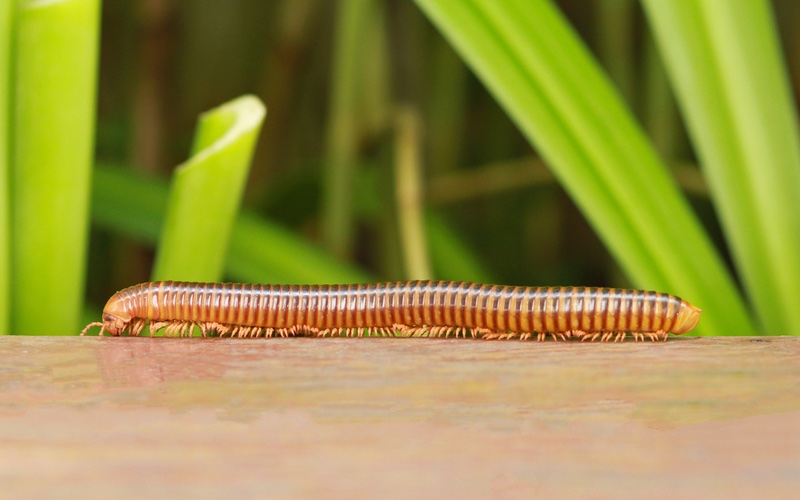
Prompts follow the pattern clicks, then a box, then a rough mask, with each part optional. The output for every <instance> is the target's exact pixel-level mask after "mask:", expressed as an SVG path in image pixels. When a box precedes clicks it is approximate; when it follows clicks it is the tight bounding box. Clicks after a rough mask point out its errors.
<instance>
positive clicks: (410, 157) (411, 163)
mask: <svg viewBox="0 0 800 500" xmlns="http://www.w3.org/2000/svg"><path fill="white" fill-rule="evenodd" d="M395 123H396V125H395V145H394V149H395V152H394V154H395V160H394V174H395V179H394V186H395V200H396V203H397V218H398V229H399V233H400V234H399V240H400V245H401V246H402V249H403V270H404V274H405V276H406V279H412V280H423V279H431V264H430V258H429V256H428V243H427V238H426V235H425V227H424V220H423V213H422V212H423V208H422V204H423V202H424V200H423V196H422V193H421V191H422V187H421V180H420V179H421V177H422V175H421V174H420V170H421V169H422V166H421V165H420V162H421V158H420V156H421V153H420V135H421V134H420V124H419V115H418V114H417V113H416V111H415V110H414V109H412V108H409V107H401V108H400V109H398V112H397V116H396V120H395Z"/></svg>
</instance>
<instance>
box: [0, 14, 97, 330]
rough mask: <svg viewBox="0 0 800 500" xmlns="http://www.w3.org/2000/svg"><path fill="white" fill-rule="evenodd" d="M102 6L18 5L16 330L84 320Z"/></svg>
mask: <svg viewBox="0 0 800 500" xmlns="http://www.w3.org/2000/svg"><path fill="white" fill-rule="evenodd" d="M99 10H100V2H99V0H68V1H62V2H35V1H22V2H18V4H17V11H16V15H15V18H14V21H13V24H14V40H13V47H14V54H13V61H14V69H13V71H11V74H12V75H13V77H12V81H11V85H10V88H9V89H8V92H7V93H6V95H11V102H12V106H11V109H10V110H9V112H10V116H11V118H10V123H11V127H10V137H11V139H10V141H11V156H10V158H11V161H10V171H11V172H10V174H11V175H10V179H11V181H10V185H11V194H12V196H11V197H10V200H11V216H12V217H11V235H12V236H11V252H12V253H11V259H12V260H11V262H12V266H11V287H13V290H14V293H13V294H12V295H11V304H12V313H11V318H12V331H13V332H14V333H19V334H39V335H41V334H49V335H57V334H70V333H72V332H74V331H75V330H76V329H77V328H78V325H79V321H80V319H81V313H82V310H83V287H84V279H85V274H86V244H87V235H88V228H89V206H88V200H89V187H90V178H91V166H92V151H93V146H94V125H95V110H94V102H95V88H96V84H97V83H96V82H97V78H96V72H97V69H96V66H97V52H98V33H99ZM4 200H5V199H4ZM0 295H2V294H0Z"/></svg>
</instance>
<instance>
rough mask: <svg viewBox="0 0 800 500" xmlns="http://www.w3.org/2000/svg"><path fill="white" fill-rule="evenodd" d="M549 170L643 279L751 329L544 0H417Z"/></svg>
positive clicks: (726, 278)
mask: <svg viewBox="0 0 800 500" xmlns="http://www.w3.org/2000/svg"><path fill="white" fill-rule="evenodd" d="M416 1H417V3H418V4H419V5H420V7H421V8H422V9H423V11H424V12H425V13H426V14H427V15H428V17H429V18H430V19H431V21H433V23H434V24H435V25H436V26H437V27H438V28H439V29H440V30H441V31H442V33H443V34H444V35H445V36H446V37H447V38H448V39H449V40H450V42H451V43H452V44H453V46H454V47H455V48H456V50H457V51H458V52H459V53H460V54H461V56H462V57H463V58H464V60H465V61H466V62H467V64H468V65H469V66H470V67H471V68H472V69H473V71H474V72H475V73H476V74H477V75H478V77H479V78H481V80H482V81H483V82H484V84H485V85H486V87H487V88H488V89H489V91H490V92H492V94H493V95H494V96H495V98H496V99H497V100H498V101H499V103H500V104H501V105H502V106H503V108H504V109H505V110H506V112H507V113H508V114H509V116H510V117H511V118H512V119H513V120H514V121H515V122H516V124H517V126H518V127H519V128H520V130H522V132H523V133H524V134H525V135H526V136H527V138H528V140H529V141H530V142H531V144H533V145H534V146H535V147H536V148H537V149H538V150H539V152H540V154H541V155H542V157H543V158H544V159H545V161H547V162H548V164H549V165H550V167H551V168H552V169H553V172H554V174H555V175H556V177H557V178H558V179H559V181H560V182H561V184H562V185H563V186H564V188H565V189H566V190H567V192H568V193H569V194H570V196H571V197H572V198H573V200H574V201H575V203H576V204H577V205H578V207H579V208H580V209H581V211H582V212H583V214H584V216H585V217H586V218H587V220H588V221H589V222H590V223H591V224H592V226H593V227H594V229H595V231H597V233H598V235H599V236H600V237H601V238H602V240H603V241H604V243H605V244H606V246H607V247H608V248H609V250H610V251H611V253H612V254H613V255H614V256H615V258H616V260H617V261H618V262H619V263H620V265H621V266H622V268H623V269H624V270H625V272H626V274H627V275H628V276H629V277H630V279H631V280H632V281H633V282H634V283H635V284H636V285H637V286H639V287H642V288H648V289H657V290H662V291H667V292H670V293H674V294H677V295H680V296H682V297H684V298H686V299H688V300H690V301H692V302H693V303H695V304H697V305H698V306H699V307H701V308H703V309H704V310H705V313H704V315H703V321H702V322H701V324H700V327H699V328H698V330H697V332H698V333H700V334H705V335H708V334H716V335H732V334H744V335H752V334H754V332H755V330H754V328H753V324H752V321H751V318H750V317H749V316H748V314H747V312H746V310H745V307H744V303H743V301H742V299H741V296H740V295H739V293H738V291H737V289H736V286H735V285H734V282H733V280H732V278H731V276H730V275H729V273H728V272H727V270H726V269H725V266H724V265H723V262H722V260H721V258H720V257H719V255H718V254H717V252H716V251H715V250H714V248H713V246H712V244H711V242H710V241H709V239H708V237H707V235H706V234H705V233H704V232H703V230H702V229H701V227H700V224H699V222H698V221H697V219H696V218H695V217H694V215H693V213H692V212H691V211H690V209H689V207H688V204H687V202H686V200H685V199H684V198H683V197H682V195H681V194H680V192H679V191H678V189H677V187H676V185H675V182H674V180H673V179H672V178H671V177H670V176H669V174H668V172H667V170H666V168H665V167H664V165H663V164H662V162H661V161H660V160H659V158H658V157H657V155H656V153H655V151H654V150H653V148H652V146H651V145H650V143H649V142H648V141H647V139H646V137H645V136H644V134H643V133H642V131H641V130H640V128H639V127H638V125H637V124H636V123H635V122H634V120H633V118H632V116H631V114H630V113H629V111H628V110H627V109H626V108H625V106H624V104H623V103H622V101H621V99H620V97H619V95H618V94H617V93H616V92H615V91H614V89H613V88H612V86H611V84H610V83H609V81H608V78H607V77H606V76H605V75H604V73H603V72H602V71H601V70H600V68H599V67H598V65H597V63H596V62H595V61H594V60H593V58H592V57H591V55H590V54H589V52H588V51H587V50H586V48H585V47H584V45H583V44H582V43H581V41H580V39H579V38H578V36H577V35H576V34H575V33H574V31H573V30H572V29H571V27H570V26H569V25H568V23H567V22H566V21H565V20H564V19H563V17H562V16H561V14H560V13H559V12H558V10H557V9H556V8H555V7H554V6H553V5H552V3H551V2H549V1H544V0H507V1H504V2H497V1H495V0H416Z"/></svg>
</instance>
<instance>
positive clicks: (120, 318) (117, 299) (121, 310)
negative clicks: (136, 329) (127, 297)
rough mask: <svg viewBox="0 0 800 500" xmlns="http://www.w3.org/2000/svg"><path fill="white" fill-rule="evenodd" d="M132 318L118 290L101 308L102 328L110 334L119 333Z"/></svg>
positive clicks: (126, 326)
mask: <svg viewBox="0 0 800 500" xmlns="http://www.w3.org/2000/svg"><path fill="white" fill-rule="evenodd" d="M132 319H133V317H132V316H131V314H130V313H129V312H128V310H127V307H126V306H125V301H124V300H123V299H122V296H121V295H120V294H119V292H117V293H115V294H114V295H112V296H111V298H110V299H108V302H106V306H105V307H104V308H103V330H105V331H107V332H108V333H110V334H111V335H120V334H121V333H122V332H123V331H124V330H125V329H126V328H128V326H129V325H130V322H131V320H132ZM101 331H102V330H101Z"/></svg>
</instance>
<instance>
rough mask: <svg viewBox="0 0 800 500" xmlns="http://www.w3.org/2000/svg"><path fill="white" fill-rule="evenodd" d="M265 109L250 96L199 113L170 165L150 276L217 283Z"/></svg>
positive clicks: (158, 278) (162, 278)
mask: <svg viewBox="0 0 800 500" xmlns="http://www.w3.org/2000/svg"><path fill="white" fill-rule="evenodd" d="M265 114H266V109H265V108H264V105H263V104H262V103H261V101H260V100H259V99H258V98H257V97H254V96H244V97H240V98H238V99H234V100H233V101H230V102H228V103H226V104H223V105H222V106H220V107H218V108H215V109H213V110H211V111H209V112H207V113H204V114H203V115H202V116H201V118H200V122H199V123H198V126H197V132H196V135H195V141H194V145H193V146H192V157H191V158H190V159H189V160H188V161H187V162H186V163H184V164H182V165H180V166H178V168H177V169H175V174H174V175H173V178H172V184H171V187H170V193H169V198H168V202H167V214H166V218H165V220H164V226H163V227H162V232H161V237H160V239H159V244H158V252H157V255H156V262H155V265H154V269H153V280H183V281H219V280H220V278H221V277H222V272H223V266H224V264H225V254H226V252H227V250H228V243H229V240H230V234H231V228H232V227H233V224H234V221H235V219H236V213H237V211H238V209H239V205H240V202H241V199H242V192H243V190H244V183H245V181H246V180H247V174H248V172H249V170H250V161H251V159H252V157H253V149H254V148H255V144H256V139H257V138H258V132H259V130H261V124H262V123H263V121H264V116H265Z"/></svg>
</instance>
